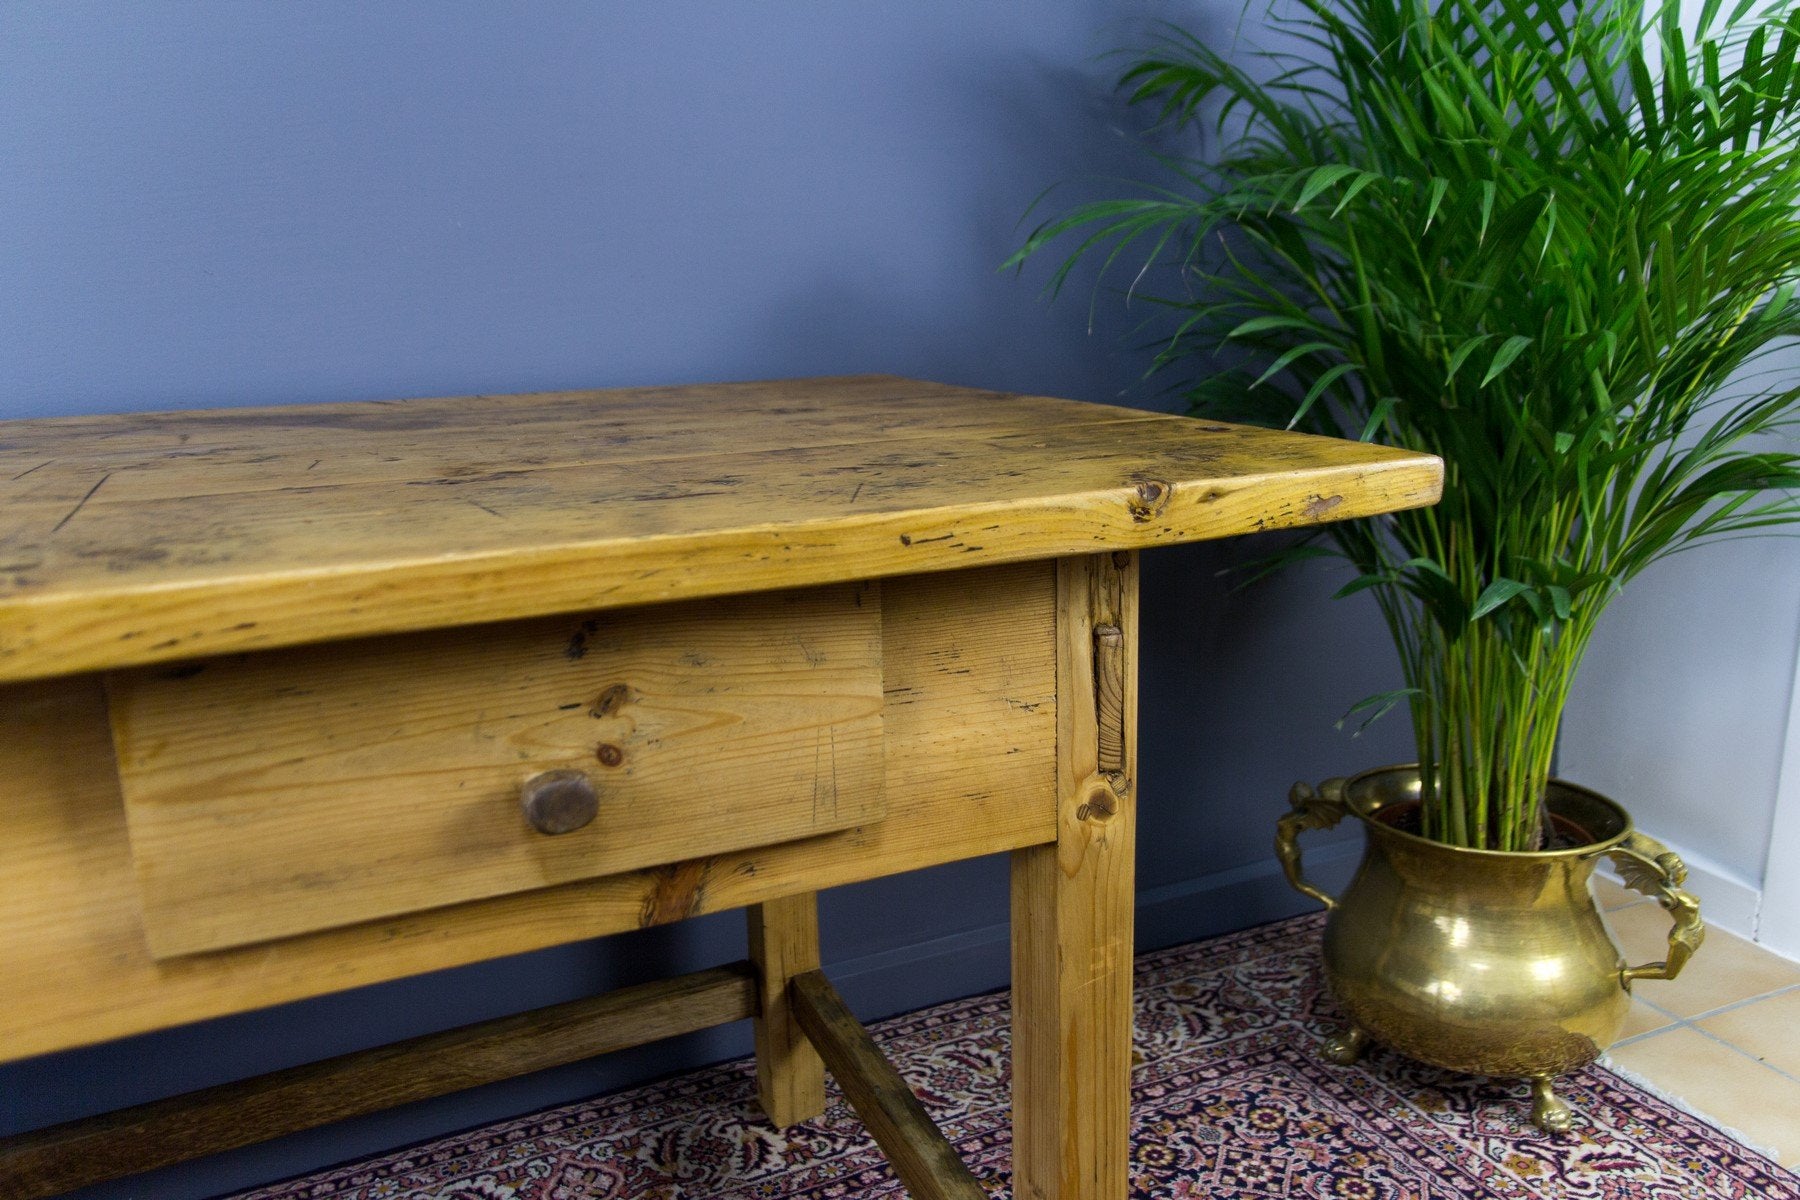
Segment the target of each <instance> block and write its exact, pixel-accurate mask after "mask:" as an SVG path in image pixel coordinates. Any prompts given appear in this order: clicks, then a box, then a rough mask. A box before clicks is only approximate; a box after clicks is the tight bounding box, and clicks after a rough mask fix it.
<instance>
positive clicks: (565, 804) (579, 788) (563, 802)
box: [519, 770, 600, 834]
mask: <svg viewBox="0 0 1800 1200" xmlns="http://www.w3.org/2000/svg"><path fill="white" fill-rule="evenodd" d="M519 802H520V804H521V805H523V806H524V809H525V819H526V820H527V821H529V822H531V827H532V828H533V829H535V830H537V831H538V832H539V833H548V834H558V833H573V832H574V831H575V830H577V829H580V828H581V827H582V826H583V825H586V824H587V823H588V822H589V821H592V820H593V819H594V816H595V814H596V813H598V812H599V811H600V793H599V792H597V791H596V790H595V789H594V781H593V780H591V779H589V778H588V777H587V775H586V774H585V773H583V772H581V771H567V770H564V771H543V772H540V773H539V774H536V775H533V776H532V777H531V778H530V779H527V780H526V781H525V786H524V788H523V789H521V791H520V795H519Z"/></svg>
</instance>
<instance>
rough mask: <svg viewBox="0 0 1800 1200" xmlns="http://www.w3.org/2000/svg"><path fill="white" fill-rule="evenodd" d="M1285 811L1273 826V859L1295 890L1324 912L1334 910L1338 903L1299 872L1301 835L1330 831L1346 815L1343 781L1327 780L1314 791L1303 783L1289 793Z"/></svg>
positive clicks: (1339, 779) (1337, 779)
mask: <svg viewBox="0 0 1800 1200" xmlns="http://www.w3.org/2000/svg"><path fill="white" fill-rule="evenodd" d="M1288 807H1289V808H1290V809H1291V810H1292V811H1290V812H1289V813H1287V814H1286V815H1285V816H1283V817H1282V818H1281V820H1279V821H1277V822H1275V856H1276V857H1277V858H1279V859H1281V869H1282V871H1283V872H1284V873H1285V874H1286V875H1287V881H1288V882H1289V883H1290V884H1292V885H1293V887H1294V890H1295V891H1297V892H1300V893H1301V894H1303V895H1307V896H1311V897H1312V898H1313V899H1314V900H1317V901H1318V902H1319V903H1320V904H1323V905H1324V906H1325V907H1326V909H1327V910H1330V909H1333V908H1336V907H1337V900H1336V899H1334V898H1333V897H1331V896H1328V895H1326V894H1325V893H1324V892H1322V891H1320V890H1319V889H1318V888H1316V887H1314V886H1313V885H1312V884H1310V883H1308V882H1306V877H1305V876H1304V875H1302V874H1301V872H1300V834H1301V832H1302V831H1303V830H1307V829H1330V828H1331V827H1332V826H1334V825H1336V824H1337V823H1338V822H1339V821H1341V820H1343V819H1344V814H1345V813H1346V812H1347V811H1349V810H1348V809H1347V808H1346V806H1345V803H1344V780H1343V779H1342V778H1341V777H1340V778H1336V779H1327V780H1326V781H1325V782H1324V783H1321V784H1320V785H1319V787H1318V790H1317V791H1314V790H1313V788H1312V787H1311V786H1310V785H1308V784H1305V783H1296V784H1295V785H1294V786H1293V787H1292V788H1290V789H1289V790H1288Z"/></svg>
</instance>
